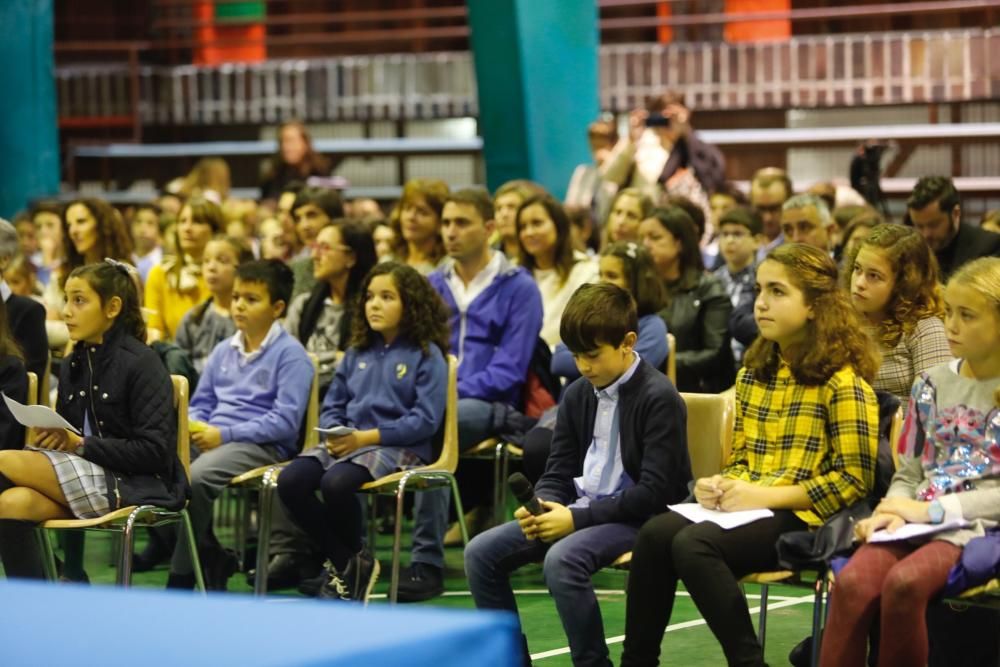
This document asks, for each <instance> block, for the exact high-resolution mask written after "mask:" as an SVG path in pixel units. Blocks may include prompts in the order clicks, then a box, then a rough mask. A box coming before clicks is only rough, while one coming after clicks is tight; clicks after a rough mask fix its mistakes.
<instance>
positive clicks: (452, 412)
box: [432, 354, 459, 472]
mask: <svg viewBox="0 0 1000 667" xmlns="http://www.w3.org/2000/svg"><path fill="white" fill-rule="evenodd" d="M458 454H459V451H458V359H457V358H456V357H455V355H453V354H449V355H448V395H447V399H446V400H445V407H444V437H443V438H442V442H441V454H440V455H438V459H437V461H435V462H434V463H433V464H432V466H433V467H434V468H438V469H440V470H447V471H448V472H455V469H456V468H458Z"/></svg>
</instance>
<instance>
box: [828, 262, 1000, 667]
mask: <svg viewBox="0 0 1000 667" xmlns="http://www.w3.org/2000/svg"><path fill="white" fill-rule="evenodd" d="M944 301H945V331H946V333H947V336H948V344H949V345H950V346H951V351H952V353H953V354H954V355H955V357H956V360H955V361H952V362H949V363H945V364H942V365H939V366H936V367H934V368H932V369H930V370H929V371H925V372H924V373H921V375H920V377H919V378H917V380H916V381H915V382H914V384H913V390H912V392H911V395H910V407H909V412H908V413H907V417H906V422H905V424H904V426H903V433H902V436H901V437H900V441H899V443H898V447H899V455H900V463H899V467H898V468H897V471H896V474H895V476H894V477H893V480H892V485H891V486H890V487H889V491H888V493H887V494H886V497H885V499H883V500H882V502H881V503H880V504H879V505H878V507H876V508H875V514H874V515H873V516H872V517H871V518H869V519H866V520H864V521H861V522H859V523H858V524H857V526H856V528H855V535H856V537H857V539H858V540H860V541H862V542H867V544H865V545H864V546H862V547H861V548H860V549H858V551H857V552H856V553H855V554H854V556H853V557H852V558H851V560H850V562H849V563H848V564H847V566H846V567H845V568H844V570H843V571H842V572H841V573H840V574H839V575H838V577H837V584H836V594H835V595H833V596H832V598H831V599H832V604H831V607H830V620H829V623H828V624H827V626H826V631H825V632H824V635H823V648H822V657H821V664H822V665H831V666H832V665H837V666H838V667H841V666H846V667H850V666H852V665H863V664H864V663H865V648H866V641H865V639H866V637H867V635H868V631H869V627H870V626H871V625H872V623H873V622H874V621H875V620H876V619H877V617H876V614H878V615H879V618H880V619H881V627H882V630H883V631H882V632H881V637H880V640H879V653H878V664H879V665H924V664H927V658H928V642H927V625H926V622H925V614H926V611H927V603H928V601H929V600H930V599H931V598H933V597H934V596H936V595H937V594H938V593H939V592H940V591H941V589H942V588H943V587H944V585H945V583H946V582H947V580H948V574H949V572H950V571H951V568H952V567H953V566H954V565H955V564H956V563H957V562H958V560H959V558H960V557H961V555H962V549H963V547H964V546H965V545H966V544H967V543H968V542H969V541H970V540H971V539H972V538H974V537H978V536H981V535H983V534H984V531H985V529H987V528H989V527H992V526H995V525H996V523H997V521H998V520H1000V409H998V406H1000V259H998V258H992V257H991V258H984V259H978V260H975V261H973V262H970V263H968V264H966V265H965V266H963V267H962V268H961V269H959V270H958V271H957V272H956V273H955V274H954V275H953V276H952V278H951V280H949V281H948V286H947V288H946V289H945V293H944ZM959 520H961V521H964V522H967V524H968V525H966V526H965V527H962V528H955V529H948V530H943V531H941V532H938V533H935V534H933V535H931V536H930V537H927V538H924V539H919V540H918V539H911V540H905V541H892V542H879V543H872V542H871V541H870V539H871V537H872V535H873V534H874V533H875V531H878V530H881V529H885V530H887V531H888V532H890V533H891V532H895V531H896V530H898V529H899V528H901V527H902V526H903V525H905V524H942V523H947V522H953V521H959Z"/></svg>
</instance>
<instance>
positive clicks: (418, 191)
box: [389, 178, 450, 264]
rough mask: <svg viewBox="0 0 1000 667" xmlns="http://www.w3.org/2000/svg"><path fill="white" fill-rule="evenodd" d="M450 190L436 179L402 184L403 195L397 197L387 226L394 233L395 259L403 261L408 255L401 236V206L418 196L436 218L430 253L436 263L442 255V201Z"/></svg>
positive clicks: (410, 181)
mask: <svg viewBox="0 0 1000 667" xmlns="http://www.w3.org/2000/svg"><path fill="white" fill-rule="evenodd" d="M449 194H450V190H449V189H448V184H447V183H445V182H444V181H441V180H436V179H421V178H415V179H412V180H409V181H407V182H406V184H405V185H403V196H402V197H400V198H399V203H398V204H396V207H395V208H394V209H393V210H392V213H390V214H389V226H390V227H392V231H393V232H395V234H396V247H395V248H393V254H394V255H395V257H396V259H400V260H403V261H405V260H406V259H407V258H408V257H409V255H410V250H409V246H408V245H407V243H406V239H404V238H403V229H402V223H401V221H402V218H403V208H404V207H406V205H407V204H408V203H410V202H411V201H413V200H414V199H417V198H420V199H423V200H424V201H425V202H427V206H428V207H429V208H430V209H431V211H433V212H434V215H435V216H437V219H438V233H436V234H435V235H434V250H433V252H432V254H431V261H432V262H433V263H434V264H437V263H438V261H439V260H440V259H441V258H442V257H444V255H445V252H444V239H442V238H441V234H440V226H441V211H442V210H444V202H445V200H447V199H448V195H449Z"/></svg>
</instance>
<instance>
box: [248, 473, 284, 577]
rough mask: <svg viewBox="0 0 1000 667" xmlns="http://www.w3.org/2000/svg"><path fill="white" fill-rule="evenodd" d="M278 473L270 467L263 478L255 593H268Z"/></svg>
mask: <svg viewBox="0 0 1000 667" xmlns="http://www.w3.org/2000/svg"><path fill="white" fill-rule="evenodd" d="M277 477H278V473H277V470H276V469H275V468H269V469H268V470H267V471H266V472H265V473H264V477H263V478H262V479H261V483H260V496H259V500H258V503H257V573H256V575H255V576H254V580H253V594H254V595H256V596H263V595H267V570H268V565H269V564H270V558H269V557H270V553H269V551H268V547H269V545H270V543H271V510H272V509H273V507H274V491H275V488H276V487H277Z"/></svg>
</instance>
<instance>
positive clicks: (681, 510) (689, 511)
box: [667, 503, 774, 530]
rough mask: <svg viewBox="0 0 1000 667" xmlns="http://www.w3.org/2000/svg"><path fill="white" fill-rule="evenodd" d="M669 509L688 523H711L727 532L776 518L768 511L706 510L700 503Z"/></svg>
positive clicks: (670, 506) (673, 506)
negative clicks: (761, 520) (762, 520)
mask: <svg viewBox="0 0 1000 667" xmlns="http://www.w3.org/2000/svg"><path fill="white" fill-rule="evenodd" d="M667 507H669V508H670V510H671V511H673V512H677V513H678V514H680V515H681V516H682V517H684V518H685V519H687V520H688V521H693V522H694V523H701V522H702V521H711V522H712V523H714V524H716V525H718V526H722V527H723V528H725V529H726V530H728V529H730V528H736V527H737V526H744V525H746V524H748V523H753V522H754V521H759V520H760V519H767V518H769V517H772V516H774V512H772V511H771V510H767V509H764V510H742V511H739V512H722V511H719V510H709V509H705V508H704V507H702V506H701V505H699V504H698V503H681V504H680V505H667Z"/></svg>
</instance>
